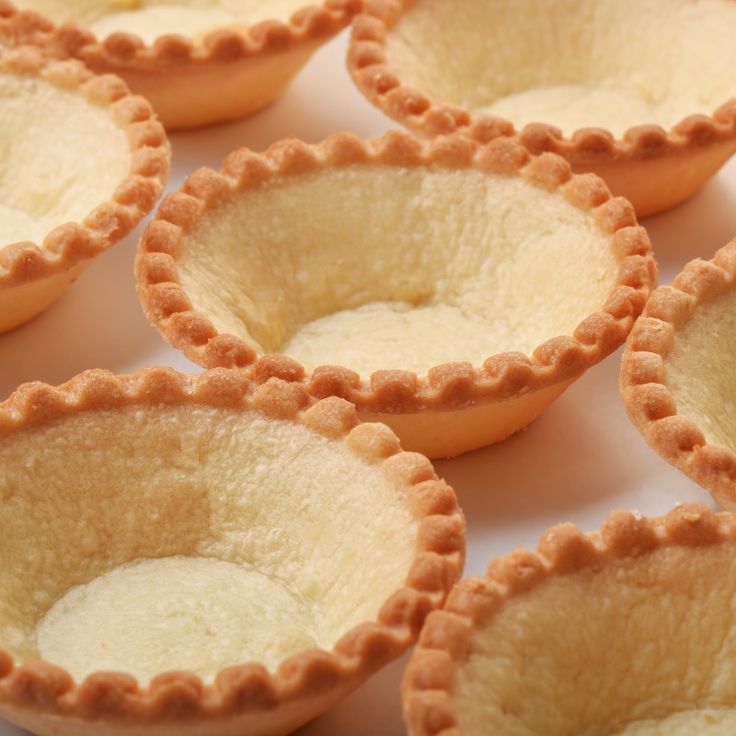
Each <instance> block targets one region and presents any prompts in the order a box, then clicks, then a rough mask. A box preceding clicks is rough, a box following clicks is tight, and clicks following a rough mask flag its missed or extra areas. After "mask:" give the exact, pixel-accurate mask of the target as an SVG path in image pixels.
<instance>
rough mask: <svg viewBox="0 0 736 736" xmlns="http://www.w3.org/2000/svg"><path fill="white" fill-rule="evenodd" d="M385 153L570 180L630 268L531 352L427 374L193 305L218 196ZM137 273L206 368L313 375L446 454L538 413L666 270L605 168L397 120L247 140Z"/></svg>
mask: <svg viewBox="0 0 736 736" xmlns="http://www.w3.org/2000/svg"><path fill="white" fill-rule="evenodd" d="M376 163H380V164H385V165H389V166H401V167H414V166H430V165H431V166H433V167H435V168H440V169H447V170H458V169H467V168H477V169H479V170H481V171H484V172H490V173H496V174H502V175H508V176H521V177H524V178H525V179H526V180H528V181H530V182H533V183H534V184H535V185H538V186H540V187H543V188H545V189H547V190H549V191H555V190H558V189H559V190H561V191H562V192H563V193H564V196H565V197H566V198H567V200H568V201H569V202H571V203H572V204H573V205H574V206H575V207H577V208H579V209H581V210H583V211H584V212H589V213H590V215H591V216H592V217H593V218H595V220H596V221H597V222H598V223H599V224H600V226H601V227H602V228H603V229H604V231H605V232H607V233H610V234H611V238H612V242H613V247H614V249H615V252H616V254H617V258H619V259H620V268H619V272H618V275H617V283H616V285H615V287H614V288H613V290H612V292H611V293H610V295H609V298H608V300H607V301H606V303H605V305H603V307H602V309H601V310H600V311H598V312H596V313H593V314H591V315H589V316H588V317H587V318H586V319H584V320H583V321H582V322H581V323H580V324H579V325H578V327H577V329H576V330H575V331H574V334H573V335H572V336H559V337H551V338H550V339H548V340H546V341H545V342H543V343H542V344H541V345H540V346H539V347H538V348H537V349H536V350H535V351H534V353H533V354H532V356H531V357H528V356H526V355H524V354H522V353H518V352H508V353H500V354H497V355H494V356H492V357H490V358H488V359H487V360H486V361H485V364H484V365H483V366H481V367H473V366H472V365H471V364H470V363H452V362H447V363H446V364H443V365H439V366H436V367H434V368H431V369H430V370H429V371H428V374H427V377H426V378H418V377H417V375H416V374H415V373H413V372H410V371H404V370H379V371H376V372H374V373H373V374H372V376H371V378H370V379H369V380H365V379H361V377H360V376H359V375H358V373H356V372H355V371H353V370H351V369H350V367H349V366H348V367H339V366H329V365H328V366H320V367H318V368H316V369H315V370H314V372H313V373H312V375H311V376H307V375H306V372H305V369H304V367H303V366H302V365H301V364H300V363H299V362H297V361H295V360H294V359H292V358H289V357H286V356H284V355H274V354H268V355H259V354H257V353H256V351H255V350H254V349H253V348H252V347H250V346H249V345H247V344H246V343H245V342H244V341H243V340H242V339H240V338H239V337H236V336H234V335H230V334H226V333H220V332H218V330H217V329H216V328H215V326H214V325H213V324H212V322H211V320H210V319H209V318H208V316H207V315H205V314H202V313H200V312H198V311H196V310H195V309H194V308H193V305H192V303H191V301H190V298H189V296H188V295H187V293H186V292H185V290H184V288H183V287H182V285H181V282H180V278H179V275H178V272H177V257H178V254H179V253H180V252H181V250H182V247H183V246H182V240H183V237H184V233H185V232H187V231H188V230H189V229H190V228H192V227H193V226H194V225H195V224H196V223H197V222H198V220H199V218H200V217H201V216H202V214H203V213H204V212H205V211H206V210H207V209H208V208H209V207H210V206H216V205H217V204H218V202H220V201H222V200H223V199H227V197H229V196H231V195H238V194H240V193H244V192H248V191H249V190H251V189H253V188H255V187H257V186H259V185H260V184H262V183H263V182H264V181H269V180H271V179H276V178H279V179H283V178H285V177H289V176H292V175H299V174H303V173H304V172H308V171H311V172H314V171H317V172H319V171H325V170H327V169H329V168H332V167H344V166H349V165H360V164H376ZM136 278H137V284H138V292H139V297H140V300H141V303H142V305H143V308H144V310H145V312H146V314H147V316H148V319H149V321H150V322H151V323H152V324H154V325H155V326H156V327H157V328H158V329H159V331H160V332H161V333H162V334H163V335H164V337H165V338H166V339H167V340H168V341H169V342H170V343H171V344H172V345H173V346H174V347H176V348H178V349H180V350H181V351H182V352H184V354H185V355H186V356H187V357H188V358H189V359H190V360H192V361H193V362H195V363H197V364H199V365H201V366H204V367H206V368H212V367H218V366H219V367H245V366H251V370H252V371H253V372H254V373H255V374H256V375H260V374H267V375H275V376H278V377H279V378H282V379H284V380H289V381H297V382H302V383H305V384H306V385H307V386H308V389H309V391H310V393H311V394H313V395H315V396H320V397H326V396H331V395H335V396H340V397H342V398H345V399H347V400H349V401H350V402H352V403H354V404H355V405H356V406H357V408H358V412H359V414H360V416H361V418H363V419H365V420H368V421H381V422H383V423H386V424H388V425H389V426H391V428H392V429H393V430H394V431H395V432H396V433H397V434H398V435H399V437H400V438H401V441H402V444H403V445H404V447H406V448H407V449H410V450H415V451H418V452H421V453H423V454H425V455H427V456H428V457H430V458H438V457H451V456H454V455H457V454H459V453H462V452H466V451H468V450H471V449H476V448H478V447H482V446H485V445H488V444H491V443H493V442H497V441H500V440H503V439H506V438H507V437H508V436H510V435H511V434H513V433H514V432H516V431H518V430H520V429H522V428H523V427H525V426H526V425H528V424H529V423H530V422H531V421H532V420H533V419H534V418H536V417H537V416H538V415H539V414H540V413H541V412H542V411H543V410H544V409H545V408H546V407H547V406H548V405H549V404H550V403H551V402H552V401H553V400H554V399H555V398H557V397H558V396H559V395H560V394H561V393H562V392H563V391H564V390H565V388H567V386H568V385H569V384H570V383H571V382H572V381H573V380H574V379H576V378H578V377H579V376H580V375H581V374H582V373H583V372H584V371H585V370H587V368H589V367H590V366H592V365H594V364H595V363H597V362H599V361H600V360H602V359H603V358H604V357H606V356H607V355H609V354H610V353H611V352H612V351H614V350H615V349H616V348H617V347H619V346H620V345H621V344H622V343H623V341H624V340H625V339H626V336H627V335H628V333H629V331H630V330H631V327H632V325H633V323H634V321H635V319H636V317H637V316H638V315H639V313H640V312H641V310H642V309H643V306H644V303H645V302H646V299H647V296H648V295H649V292H650V290H651V288H652V286H653V284H654V283H655V281H656V265H655V262H654V259H653V256H652V251H651V244H650V242H649V238H648V236H647V234H646V231H645V230H644V229H643V228H641V227H639V226H638V225H637V221H636V217H635V215H634V212H633V209H632V207H631V205H630V204H629V203H628V202H627V201H626V200H624V199H622V198H614V197H612V196H611V194H610V192H609V191H608V190H607V189H606V187H605V185H604V184H603V182H602V181H601V180H600V179H598V178H597V177H595V176H593V175H583V176H573V175H572V173H571V171H570V167H569V165H568V164H567V163H566V162H565V161H564V160H563V159H561V158H559V157H558V156H555V155H553V154H543V155H542V156H540V157H532V156H531V155H530V154H529V153H528V152H527V151H526V150H525V149H524V148H523V147H522V146H521V144H519V143H518V141H515V140H513V139H510V138H499V139H496V140H494V141H491V142H490V143H489V144H486V145H481V144H479V143H477V142H474V141H471V140H469V139H468V138H465V137H463V136H448V137H446V138H439V139H436V140H434V141H426V142H422V141H419V140H417V139H416V138H414V137H413V136H411V135H409V134H408V133H402V132H399V131H392V132H390V133H388V134H386V135H385V136H383V137H382V138H380V139H377V140H375V141H372V142H365V141H362V140H360V139H358V138H357V137H355V136H353V135H352V134H348V133H340V134H336V135H334V136H332V137H330V138H328V139H326V140H325V141H324V142H322V143H321V144H318V145H308V144H306V143H303V142H301V141H298V140H296V139H289V140H286V141H282V142H279V143H277V144H275V145H274V146H272V147H271V148H269V149H268V150H267V151H266V152H265V153H263V154H256V153H253V152H251V151H249V150H247V149H241V150H238V151H236V152H235V153H233V154H231V155H230V156H229V157H228V158H227V160H226V162H225V165H224V168H223V169H222V170H221V171H220V172H215V171H213V170H210V169H200V170H199V171H197V172H196V173H195V174H193V175H192V176H190V177H189V179H188V180H187V182H186V183H185V185H184V187H183V189H182V190H181V191H180V192H178V193H175V194H172V195H170V196H168V197H167V198H166V199H165V200H164V201H163V203H162V206H161V207H160V209H159V211H158V213H157V215H156V217H155V219H154V220H153V222H152V223H151V224H150V226H149V227H148V228H147V230H146V232H145V233H144V236H143V238H142V240H141V242H140V244H139V251H138V257H137V263H136ZM447 357H448V359H449V360H451V359H452V356H451V355H448V356H447Z"/></svg>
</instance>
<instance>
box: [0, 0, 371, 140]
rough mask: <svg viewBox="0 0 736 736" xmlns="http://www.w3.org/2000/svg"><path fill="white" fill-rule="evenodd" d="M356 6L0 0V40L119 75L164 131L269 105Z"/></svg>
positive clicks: (289, 1) (255, 0)
mask: <svg viewBox="0 0 736 736" xmlns="http://www.w3.org/2000/svg"><path fill="white" fill-rule="evenodd" d="M360 7H361V0H323V2H315V3H309V2H305V0H302V1H300V0H270V1H269V2H266V1H265V0H247V1H246V2H239V1H238V0H215V1H214V2H211V1H208V0H198V1H197V2H192V1H190V2H186V3H183V2H182V3H176V2H168V1H167V0H140V1H138V0H131V1H130V2H127V1H125V2H123V1H122V0H121V1H118V0H107V2H89V1H88V0H84V1H82V0H76V2H67V0H28V1H24V2H19V3H18V4H17V6H16V5H14V4H13V3H12V2H10V1H9V0H0V38H2V39H4V40H5V41H6V42H7V43H9V44H11V45H17V44H35V45H37V46H40V47H42V48H43V49H44V52H45V53H47V54H49V55H51V56H54V57H57V58H70V57H71V58H77V59H81V60H82V61H83V62H84V63H85V64H86V65H87V66H88V67H89V68H90V69H93V70H94V71H96V72H100V73H102V72H112V73H115V74H118V75H119V76H121V77H122V78H123V79H124V80H125V81H126V82H127V84H128V85H129V86H130V88H131V89H132V90H134V91H135V92H137V93H139V94H141V95H143V96H145V97H146V98H147V99H149V100H150V102H151V104H152V105H153V107H154V108H155V110H156V112H157V114H158V115H159V117H160V119H161V121H162V122H163V124H164V125H165V126H166V127H167V128H168V129H182V128H193V127H199V126H202V125H207V124H212V123H217V122H222V121H224V120H232V119H236V118H240V117H244V116H247V115H250V114H252V113H254V112H256V111H257V110H260V109H262V108H263V107H265V106H267V105H269V104H271V103H273V102H274V101H275V100H276V99H277V98H278V97H279V96H280V95H281V94H282V92H283V91H284V89H285V88H286V86H287V85H288V84H289V83H290V82H291V80H292V79H293V78H294V76H295V75H296V74H297V73H298V72H299V70H300V69H301V68H302V67H303V66H304V64H306V63H307V61H308V60H309V58H310V56H311V55H312V54H313V53H314V52H315V51H316V50H317V48H318V47H319V46H320V45H321V44H322V43H324V42H325V41H327V40H328V39H329V38H331V37H332V36H334V35H335V34H336V33H337V32H338V31H340V30H341V29H342V28H344V27H345V26H346V25H347V24H348V23H349V22H350V20H351V18H352V17H353V15H354V14H355V13H356V12H357V11H358V10H359V9H360Z"/></svg>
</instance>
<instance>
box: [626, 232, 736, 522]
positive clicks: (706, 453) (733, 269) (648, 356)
mask: <svg viewBox="0 0 736 736" xmlns="http://www.w3.org/2000/svg"><path fill="white" fill-rule="evenodd" d="M734 285H736V241H732V242H731V243H729V244H728V245H726V246H725V247H724V248H721V250H719V251H718V252H717V253H716V255H715V256H714V257H713V259H712V260H710V261H703V260H700V259H698V260H695V261H691V262H690V263H689V264H688V265H687V266H686V267H685V268H684V270H683V271H682V273H681V274H680V275H679V276H678V277H677V278H676V279H675V281H674V283H673V285H672V286H662V287H660V288H658V289H656V290H655V291H654V292H653V294H652V296H651V298H650V300H649V302H648V303H647V305H646V307H645V309H644V312H643V313H642V316H641V317H640V318H639V320H638V321H637V323H636V325H635V326H634V329H633V330H632V332H631V335H630V337H629V340H628V342H627V345H626V350H625V352H624V357H623V362H622V366H621V394H622V396H623V399H624V403H625V404H626V410H627V412H628V415H629V418H630V419H631V421H632V422H633V423H634V425H635V426H636V428H637V429H638V430H639V431H640V432H641V433H642V435H643V436H644V438H645V439H646V441H647V442H648V443H649V445H650V446H651V447H652V448H653V449H654V450H655V451H656V452H657V453H658V454H659V455H661V456H662V457H663V458H664V459H665V460H666V461H667V462H668V463H670V464H671V465H674V466H675V467H676V468H679V469H680V470H681V471H682V472H683V473H685V475H687V476H689V477H690V478H692V479H693V480H694V481H695V482H696V483H698V484H700V485H701V486H703V487H704V488H706V489H707V490H708V491H709V492H710V493H711V495H712V496H713V497H714V498H715V500H716V501H717V502H718V503H719V504H720V505H721V506H723V507H724V508H726V509H728V510H735V509H736V452H734V450H733V448H731V447H726V446H724V445H721V444H716V443H714V442H709V441H708V440H707V439H706V437H705V435H704V433H703V428H702V427H700V426H699V425H698V422H697V421H696V420H695V419H693V418H692V417H690V416H686V415H683V414H682V413H680V412H679V411H678V407H677V401H676V398H675V395H674V394H673V391H672V388H671V386H670V384H669V382H668V378H667V368H666V359H667V356H668V355H669V354H670V352H671V350H672V345H673V339H674V336H675V335H676V333H677V331H678V329H680V328H681V327H683V326H684V325H686V324H687V322H688V321H689V320H690V319H691V318H692V316H693V315H694V314H695V313H696V312H697V310H698V308H699V307H701V306H703V305H705V304H707V303H708V302H709V301H711V300H713V299H714V298H716V297H718V296H720V295H722V294H725V293H727V292H729V291H732V290H733V288H734ZM713 329H714V331H716V332H717V329H718V328H717V326H714V328H713Z"/></svg>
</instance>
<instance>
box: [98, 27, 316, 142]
mask: <svg viewBox="0 0 736 736" xmlns="http://www.w3.org/2000/svg"><path fill="white" fill-rule="evenodd" d="M321 43H322V42H321V41H314V42H311V43H302V44H299V45H298V46H295V47H293V48H290V49H287V50H285V51H282V52H274V53H268V54H264V55H263V56H259V57H251V58H246V59H240V60H238V61H233V62H220V61H203V62H197V61H192V60H188V61H185V62H182V63H181V64H178V65H175V66H174V67H173V68H167V67H166V66H165V65H163V64H162V65H155V64H154V65H153V66H152V67H151V68H146V67H145V66H143V65H142V64H141V65H138V66H135V65H133V66H130V65H124V64H121V65H118V64H113V63H111V62H110V61H109V60H106V59H102V60H96V59H88V60H87V65H88V66H90V67H91V68H92V69H93V70H94V71H96V72H97V73H100V74H104V73H107V72H112V73H113V74H117V75H118V76H120V77H122V78H123V79H124V80H125V82H126V83H127V84H128V86H129V87H130V88H131V90H132V91H133V92H136V93H138V94H141V95H143V96H144V97H146V98H147V99H148V100H149V102H150V103H151V104H152V105H153V108H154V110H155V111H156V113H157V114H158V117H159V119H160V120H161V122H162V123H163V124H164V126H165V127H166V128H167V129H168V130H181V129H187V128H196V127H200V126H203V125H210V124H213V123H217V122H223V121H226V120H235V119H238V118H242V117H246V116H247V115H252V114H253V113H255V112H257V111H258V110H261V109H263V108H264V107H267V106H268V105H270V104H272V103H273V102H275V101H276V100H277V99H278V98H279V97H280V96H281V95H282V94H283V92H284V90H285V89H286V87H287V86H288V85H289V83H290V82H291V80H292V79H293V78H294V77H295V76H296V75H297V74H298V73H299V71H300V70H301V69H302V67H303V66H304V65H305V64H306V63H307V61H309V58H310V57H311V56H312V54H313V53H314V52H315V51H316V50H317V48H318V47H319V46H320V45H321Z"/></svg>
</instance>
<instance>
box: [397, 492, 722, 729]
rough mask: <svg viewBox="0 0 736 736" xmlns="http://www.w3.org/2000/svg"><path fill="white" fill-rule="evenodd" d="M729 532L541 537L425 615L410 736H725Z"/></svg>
mask: <svg viewBox="0 0 736 736" xmlns="http://www.w3.org/2000/svg"><path fill="white" fill-rule="evenodd" d="M735 553H736V519H734V517H733V516H732V515H731V514H720V515H717V514H715V513H713V512H711V511H709V510H708V509H707V508H705V507H699V506H682V507H679V508H677V509H675V510H674V511H672V512H670V513H669V514H668V515H667V516H665V517H662V518H660V519H651V520H650V519H643V518H641V517H639V516H637V515H635V514H631V513H628V512H616V513H614V514H612V515H611V516H610V517H609V519H608V520H607V521H606V523H605V524H604V526H603V528H602V531H601V532H599V533H596V534H590V535H584V534H582V533H581V532H579V531H578V530H577V529H576V528H575V527H574V526H573V525H572V524H563V525H560V526H557V527H555V528H553V529H551V530H550V531H549V532H547V533H546V534H545V535H544V536H543V538H542V541H541V543H540V545H539V549H538V551H537V552H536V553H532V552H527V551H523V550H522V551H518V552H515V553H513V554H512V555H510V556H508V557H506V558H504V559H498V560H495V561H494V562H492V563H491V565H490V567H489V569H488V573H487V575H486V577H484V578H466V579H464V580H462V581H461V582H460V583H459V584H458V585H457V586H456V587H455V589H454V590H453V592H452V593H451V594H450V597H449V599H448V602H447V604H446V606H445V609H444V610H443V611H439V612H435V613H433V614H431V615H430V616H429V617H428V619H427V622H426V624H425V627H424V629H423V631H422V634H421V637H420V642H419V645H418V646H417V649H416V650H415V652H414V655H413V657H412V659H411V661H410V663H409V666H408V668H407V672H406V675H405V678H404V682H403V699H404V713H405V718H406V721H407V725H408V732H409V734H410V736H440V734H441V735H442V736H490V734H493V736H542V734H543V735H544V736H570V735H571V734H576V735H577V734H580V735H581V736H582V734H585V736H613V734H620V735H622V736H664V734H666V735H667V736H695V735H696V734H697V736H730V734H733V733H734V729H736V680H735V679H734V676H733V674H734V659H735V658H736V611H734V607H733V600H734V595H735V594H736V575H734V572H736V570H734V566H735V565H736V554H735Z"/></svg>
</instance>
